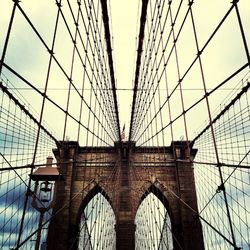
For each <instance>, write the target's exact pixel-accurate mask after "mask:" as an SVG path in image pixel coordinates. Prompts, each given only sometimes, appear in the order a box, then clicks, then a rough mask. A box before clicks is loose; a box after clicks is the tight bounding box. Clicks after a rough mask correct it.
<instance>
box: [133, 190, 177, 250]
mask: <svg viewBox="0 0 250 250" xmlns="http://www.w3.org/2000/svg"><path fill="white" fill-rule="evenodd" d="M153 189H154V188H153V187H151V188H149V189H148V192H147V193H146V194H145V195H144V196H143V197H142V199H141V204H140V206H139V208H138V210H137V213H136V217H135V224H136V232H135V249H138V250H140V249H141V250H142V249H150V250H156V249H157V250H163V249H164V250H167V249H169V250H170V249H173V238H172V227H171V219H170V216H169V211H168V210H169V209H167V208H168V204H165V203H163V201H164V200H166V198H162V199H161V198H160V197H159V195H157V194H155V193H154V192H153V191H154V190H153ZM162 197H163V196H162Z"/></svg>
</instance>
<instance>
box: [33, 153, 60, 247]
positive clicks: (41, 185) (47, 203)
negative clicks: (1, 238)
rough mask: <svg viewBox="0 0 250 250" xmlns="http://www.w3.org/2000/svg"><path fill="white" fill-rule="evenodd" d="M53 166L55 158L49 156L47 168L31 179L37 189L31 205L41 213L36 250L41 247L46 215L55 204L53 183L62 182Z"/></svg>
mask: <svg viewBox="0 0 250 250" xmlns="http://www.w3.org/2000/svg"><path fill="white" fill-rule="evenodd" d="M52 164H53V157H51V156H49V157H47V162H46V166H45V167H39V168H37V169H36V170H35V171H34V173H32V174H31V175H30V177H31V179H32V180H33V181H35V189H34V192H32V194H31V196H32V202H31V205H32V207H34V208H35V209H36V210H37V211H38V212H39V213H40V217H39V223H38V230H37V237H36V246H35V250H39V246H40V240H41V232H42V223H43V218H44V213H45V212H47V211H48V210H49V209H51V208H52V207H53V205H54V203H55V194H54V195H53V197H52V190H53V182H56V181H59V180H62V175H61V174H59V172H58V170H57V168H56V167H52ZM51 198H52V200H51ZM38 201H39V202H38Z"/></svg>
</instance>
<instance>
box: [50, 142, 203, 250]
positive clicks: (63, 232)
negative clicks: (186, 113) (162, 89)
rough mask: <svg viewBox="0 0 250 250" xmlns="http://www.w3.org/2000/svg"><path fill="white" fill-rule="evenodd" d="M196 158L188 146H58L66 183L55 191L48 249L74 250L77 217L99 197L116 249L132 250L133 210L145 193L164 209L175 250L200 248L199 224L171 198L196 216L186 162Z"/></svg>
mask: <svg viewBox="0 0 250 250" xmlns="http://www.w3.org/2000/svg"><path fill="white" fill-rule="evenodd" d="M189 151H191V152H190V154H189ZM195 153H196V150H193V149H192V150H190V149H189V148H188V147H187V142H174V143H172V145H171V146H170V147H136V146H135V144H134V143H133V142H130V143H128V142H123V143H121V144H120V143H115V146H114V147H79V145H78V143H77V142H71V141H67V142H60V144H59V145H58V148H57V149H55V150H54V154H55V157H56V159H57V162H58V163H60V164H59V171H60V173H61V174H62V175H63V176H64V179H65V180H64V181H61V182H58V183H57V185H56V187H55V192H56V193H57V195H56V199H57V200H56V204H55V207H54V210H53V214H54V215H55V216H54V219H53V220H52V221H51V223H50V226H49V233H48V240H47V249H48V250H52V249H53V250H55V249H60V250H64V249H69V247H72V246H73V248H71V249H77V244H78V242H77V241H74V239H75V238H76V236H77V233H78V231H79V222H80V217H81V213H82V211H83V209H84V208H85V206H86V205H87V204H88V202H89V201H90V200H91V199H92V198H93V196H94V195H95V194H96V193H98V192H102V194H103V195H104V196H105V197H106V198H107V200H108V201H109V202H110V204H111V206H112V208H113V210H114V213H115V217H116V227H115V229H116V237H117V239H116V242H117V249H118V250H123V249H124V250H132V249H134V248H135V230H136V227H135V224H134V220H135V216H136V211H137V209H138V207H139V206H140V204H141V202H142V201H143V199H144V198H145V197H146V196H147V194H148V193H150V192H153V193H154V194H155V195H156V196H157V197H158V198H159V199H160V200H161V201H162V202H163V204H164V206H165V207H166V208H167V210H168V213H169V215H170V218H171V225H172V231H173V234H174V235H175V237H176V238H177V241H178V243H179V244H181V248H180V247H179V245H178V244H177V241H176V240H174V242H173V245H174V249H185V250H189V249H190V250H191V249H192V250H202V249H204V246H203V238H202V229H201V223H200V221H199V219H198V218H197V216H196V214H195V213H194V212H192V210H191V209H190V208H188V207H187V206H186V205H184V203H183V202H180V200H179V199H178V198H177V196H175V195H178V196H179V197H181V199H182V200H183V201H184V202H185V203H186V204H187V205H188V206H190V207H191V208H192V209H194V210H195V211H197V200H196V193H195V183H194V174H193V168H192V163H191V162H190V157H191V158H192V157H194V156H195ZM107 166H108V167H107ZM114 166H116V167H114ZM70 201H71V202H70ZM62 207H64V208H63V209H61V208H62Z"/></svg>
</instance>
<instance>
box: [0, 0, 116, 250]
mask: <svg viewBox="0 0 250 250" xmlns="http://www.w3.org/2000/svg"><path fill="white" fill-rule="evenodd" d="M0 8H1V9H2V10H6V13H5V14H4V15H1V16H2V17H1V18H0V22H1V27H3V32H1V34H2V36H0V53H1V54H0V77H1V78H0V79H1V84H0V95H1V97H0V98H1V107H0V109H1V112H0V139H1V140H0V142H1V144H0V145H1V147H0V153H1V156H0V159H1V169H0V171H1V172H0V178H1V184H0V185H1V196H0V204H1V209H0V220H1V239H0V244H1V245H0V248H1V249H10V248H13V249H14V248H17V249H18V248H20V247H22V249H31V248H33V247H34V245H35V240H36V233H34V232H36V231H37V225H38V220H39V213H38V212H37V211H35V210H34V209H33V208H32V206H31V199H30V195H29V194H30V192H32V191H33V190H34V183H33V181H31V179H30V174H32V173H33V171H34V169H35V167H36V166H43V165H44V164H45V160H46V157H47V156H49V155H52V149H53V148H56V146H57V145H60V141H65V140H74V141H78V142H79V143H80V144H81V145H83V146H85V145H86V146H92V147H93V146H113V143H114V141H119V140H120V125H119V113H118V105H117V97H116V83H115V76H114V74H115V73H114V69H113V59H112V44H111V39H110V37H111V33H110V30H109V13H108V8H107V2H106V1H105V0H101V1H89V0H84V1H66V0H65V1H61V0H56V1H53V2H51V1H43V2H40V3H36V4H31V3H28V2H25V1H23V2H21V1H6V2H5V3H1V4H0ZM45 20H46V22H45ZM17 40H18V43H17V42H16V41H17ZM19 62H22V63H19ZM60 89H63V91H60ZM51 127H52V128H53V129H51ZM69 136H70V138H69ZM97 160H98V159H93V161H97ZM50 218H51V211H48V212H46V213H45V218H44V220H45V221H47V222H48V221H49V220H50ZM47 227H48V224H46V223H45V224H44V228H43V230H42V242H43V241H45V240H46V234H47V230H46V229H47Z"/></svg>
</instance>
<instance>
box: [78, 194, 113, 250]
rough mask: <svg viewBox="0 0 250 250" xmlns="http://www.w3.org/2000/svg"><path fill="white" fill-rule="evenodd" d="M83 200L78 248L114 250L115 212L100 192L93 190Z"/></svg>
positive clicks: (81, 249)
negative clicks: (90, 194)
mask: <svg viewBox="0 0 250 250" xmlns="http://www.w3.org/2000/svg"><path fill="white" fill-rule="evenodd" d="M87 200H88V202H86V199H85V201H83V208H82V211H81V216H80V224H79V240H78V249H79V250H83V249H85V250H98V249H107V250H114V249H115V246H116V233H115V223H116V220H115V214H114V211H113V209H112V207H111V205H110V203H109V201H108V199H107V196H106V195H105V194H104V193H102V192H97V193H96V192H94V195H93V197H92V198H91V199H89V197H87Z"/></svg>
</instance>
